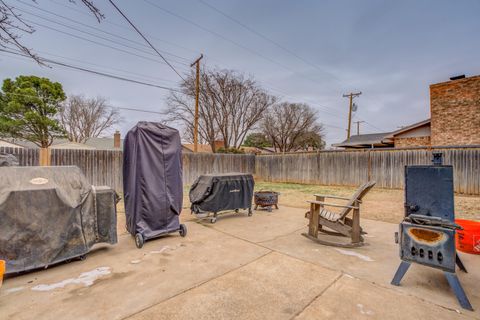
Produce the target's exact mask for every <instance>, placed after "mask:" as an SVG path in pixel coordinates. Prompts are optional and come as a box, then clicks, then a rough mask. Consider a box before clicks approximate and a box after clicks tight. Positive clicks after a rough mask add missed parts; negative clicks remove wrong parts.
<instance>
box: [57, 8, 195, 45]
mask: <svg viewBox="0 0 480 320" xmlns="http://www.w3.org/2000/svg"><path fill="white" fill-rule="evenodd" d="M49 1H50V2H52V3H54V4H56V5H58V6H62V7H64V8H67V9H69V10H72V11H74V12H76V13H79V14H81V15H84V16H87V17H91V15H90V14H88V13H86V12H83V11H81V10H79V9H76V8H74V7H71V6H69V5H67V4H65V3H63V2H58V1H55V0H49ZM68 19H69V18H68ZM102 23H106V24H109V25H112V26H115V27H117V28H122V29H124V30H128V31H131V30H132V29H131V28H129V27H127V26H124V25H121V24H118V23H115V22H113V21H109V20H108V19H107V20H104V21H102ZM132 32H134V31H132ZM145 34H146V35H148V36H149V37H150V38H151V39H155V40H158V41H160V42H164V43H166V44H169V45H171V46H174V47H177V48H180V49H183V50H185V51H189V52H192V53H197V51H196V50H193V49H190V48H187V47H184V46H182V45H179V44H177V43H174V42H171V41H168V40H165V39H160V38H157V37H155V36H153V35H151V34H148V33H145Z"/></svg>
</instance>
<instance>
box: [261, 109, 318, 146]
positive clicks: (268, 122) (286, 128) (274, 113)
mask: <svg viewBox="0 0 480 320" xmlns="http://www.w3.org/2000/svg"><path fill="white" fill-rule="evenodd" d="M261 129H262V131H263V133H264V134H265V135H266V136H268V137H269V139H270V140H271V142H272V144H273V147H274V148H275V151H279V152H289V151H297V150H305V149H306V148H308V147H315V146H318V148H321V147H322V146H323V143H321V141H318V144H316V143H315V139H318V138H319V139H322V135H323V127H322V125H321V124H319V123H318V122H317V114H316V112H315V111H314V110H313V109H312V108H311V107H310V106H308V105H306V104H298V103H289V102H283V103H279V104H276V105H274V106H273V107H272V108H270V112H268V113H267V114H265V116H264V118H263V121H262V124H261Z"/></svg>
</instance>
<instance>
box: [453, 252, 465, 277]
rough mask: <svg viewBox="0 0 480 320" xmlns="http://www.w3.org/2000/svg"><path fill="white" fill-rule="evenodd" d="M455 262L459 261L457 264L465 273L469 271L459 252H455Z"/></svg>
mask: <svg viewBox="0 0 480 320" xmlns="http://www.w3.org/2000/svg"><path fill="white" fill-rule="evenodd" d="M455 262H456V263H457V266H458V267H459V268H460V270H462V271H463V272H465V273H468V271H467V268H465V265H464V264H463V262H462V260H460V257H459V256H458V254H455Z"/></svg>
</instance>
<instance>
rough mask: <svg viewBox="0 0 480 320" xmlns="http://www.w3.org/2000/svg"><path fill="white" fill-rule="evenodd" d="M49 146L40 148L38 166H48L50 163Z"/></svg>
mask: <svg viewBox="0 0 480 320" xmlns="http://www.w3.org/2000/svg"><path fill="white" fill-rule="evenodd" d="M51 158H52V157H51V150H50V148H40V159H39V165H40V166H50V165H51V163H52V159H51Z"/></svg>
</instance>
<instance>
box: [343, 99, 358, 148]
mask: <svg viewBox="0 0 480 320" xmlns="http://www.w3.org/2000/svg"><path fill="white" fill-rule="evenodd" d="M361 94H362V93H361V92H357V93H349V94H344V95H343V97H344V98H350V108H349V110H348V129H347V140H348V139H350V130H351V127H352V107H353V98H355V97H358V96H359V95H361Z"/></svg>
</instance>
